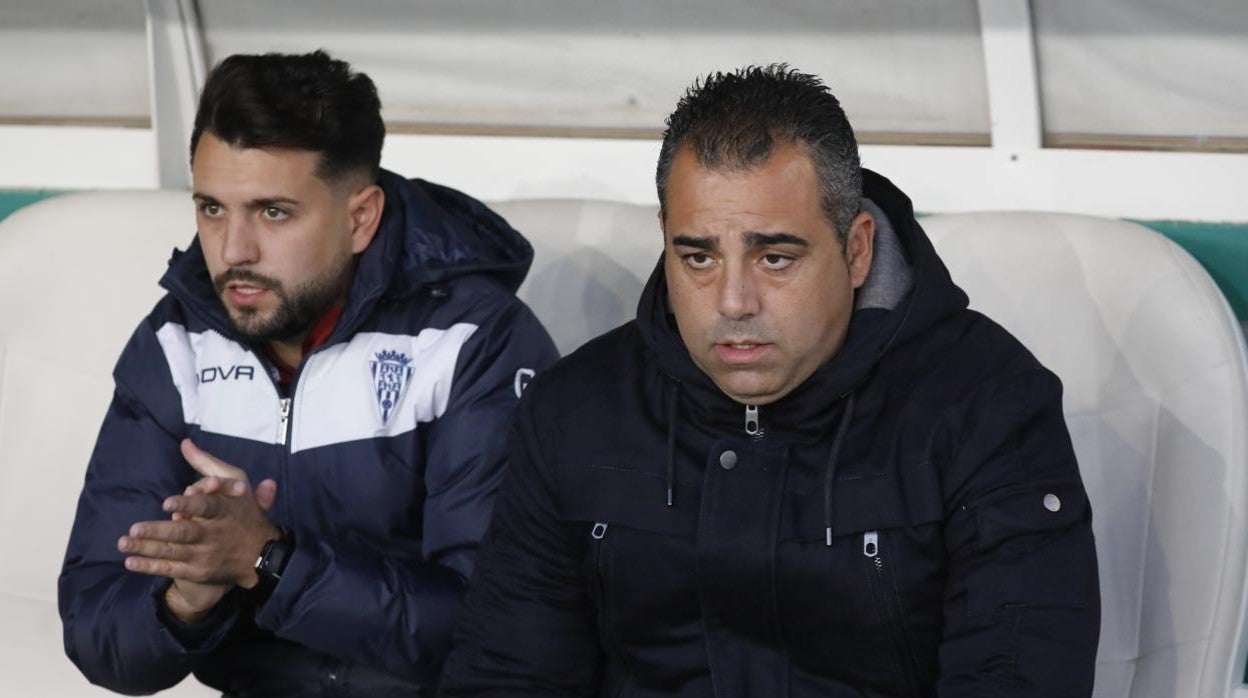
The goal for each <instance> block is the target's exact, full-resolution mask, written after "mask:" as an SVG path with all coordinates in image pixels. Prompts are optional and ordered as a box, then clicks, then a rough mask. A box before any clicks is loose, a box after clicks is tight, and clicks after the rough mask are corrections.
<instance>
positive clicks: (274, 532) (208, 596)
mask: <svg viewBox="0 0 1248 698" xmlns="http://www.w3.org/2000/svg"><path fill="white" fill-rule="evenodd" d="M182 455H183V457H185V458H186V461H187V462H188V463H190V465H191V467H192V468H194V469H195V470H196V471H197V472H198V473H199V474H200V475H203V478H202V479H201V480H199V481H198V482H196V483H194V484H192V485H190V486H189V487H187V488H186V490H185V491H184V492H183V493H182V494H180V495H174V496H171V497H169V498H167V499H166V500H165V501H164V502H163V504H162V508H163V509H164V511H166V512H167V513H169V514H170V515H171V518H170V520H167V521H140V522H138V523H135V524H134V525H132V526H131V527H130V530H129V532H128V533H127V535H124V536H122V537H121V538H120V539H119V540H118V541H117V549H118V550H120V551H121V552H123V553H125V554H126V555H127V557H126V559H125V566H126V569H128V570H130V571H132V572H139V573H142V574H150V575H157V576H162V577H169V578H172V579H173V580H174V582H175V587H176V588H175V587H171V590H170V593H168V594H167V595H166V601H167V602H170V603H169V605H170V608H171V609H173V610H174V611H175V613H176V612H177V611H178V610H179V609H178V608H176V607H175V603H174V602H175V599H172V598H170V595H171V594H172V593H173V592H178V595H179V596H182V597H185V598H179V599H176V601H177V602H179V603H178V604H177V605H183V606H189V607H193V608H186V610H187V613H185V614H183V613H178V614H177V615H179V616H180V617H182V616H185V615H198V614H199V612H202V611H203V610H205V609H204V608H203V607H204V606H207V607H211V606H212V605H213V604H215V603H216V601H217V600H218V599H220V597H221V596H222V595H224V593H225V592H226V591H228V590H229V588H230V587H231V586H240V587H243V588H245V589H249V588H251V587H253V586H255V584H256V582H257V581H258V579H257V577H256V572H255V561H256V558H257V557H258V556H259V554H260V551H261V550H262V549H263V548H264V544H265V542H267V541H269V540H272V539H274V538H278V537H280V535H281V533H280V531H279V530H278V529H277V527H275V526H274V525H273V524H272V523H271V522H270V521H269V519H268V516H266V514H265V512H266V511H267V510H268V509H269V508H270V507H271V506H272V505H273V501H274V499H275V498H276V494H277V483H275V482H274V481H273V480H264V481H263V482H261V483H260V484H259V485H258V486H257V487H256V489H255V491H254V492H253V491H252V489H251V484H250V483H249V482H248V479H247V474H246V473H245V472H243V470H241V469H240V468H237V467H235V466H233V465H230V464H229V463H226V462H225V461H222V460H220V459H219V458H216V457H214V456H212V455H211V454H209V453H207V452H206V451H203V450H201V449H199V448H198V447H197V446H195V444H193V443H192V442H191V440H190V439H184V440H183V441H182ZM188 583H189V584H188Z"/></svg>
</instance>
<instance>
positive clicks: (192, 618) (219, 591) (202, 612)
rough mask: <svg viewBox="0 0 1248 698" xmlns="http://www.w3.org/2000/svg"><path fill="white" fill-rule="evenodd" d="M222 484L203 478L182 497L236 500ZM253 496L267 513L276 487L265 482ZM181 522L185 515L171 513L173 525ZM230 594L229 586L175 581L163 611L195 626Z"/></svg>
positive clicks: (274, 495)
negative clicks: (174, 522)
mask: <svg viewBox="0 0 1248 698" xmlns="http://www.w3.org/2000/svg"><path fill="white" fill-rule="evenodd" d="M223 484H224V481H223V480H222V479H221V478H218V477H205V478H201V479H200V480H199V481H198V482H196V483H194V484H192V485H189V486H187V488H186V489H185V490H184V491H183V494H184V495H195V494H216V495H218V496H223V497H232V496H237V495H232V494H230V493H229V491H228V488H225V487H223ZM254 496H255V498H256V503H257V504H258V505H259V506H260V509H261V510H262V511H266V512H267V511H268V510H269V509H270V508H271V507H272V506H273V502H274V501H276V499H277V483H275V482H274V481H272V480H264V481H263V482H261V483H260V484H259V485H257V486H256V490H255V492H254ZM184 519H186V516H185V515H183V514H181V513H179V512H174V514H173V520H174V521H180V520H184ZM229 590H230V586H229V585H228V584H204V583H201V582H192V581H189V580H186V579H174V580H173V583H172V584H170V585H169V588H167V589H166V590H165V608H167V609H169V612H170V613H171V614H173V617H174V618H177V619H178V620H180V621H182V622H183V623H188V624H191V623H196V622H198V621H200V620H202V619H203V618H204V616H206V615H208V613H209V612H210V611H211V610H212V609H213V607H215V606H216V605H217V603H218V602H220V601H221V599H222V597H224V596H225V594H226V592H228V591H229Z"/></svg>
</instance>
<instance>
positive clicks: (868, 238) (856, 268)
mask: <svg viewBox="0 0 1248 698" xmlns="http://www.w3.org/2000/svg"><path fill="white" fill-rule="evenodd" d="M874 254H875V217H874V216H872V215H871V214H870V213H868V212H866V211H862V212H860V213H859V214H858V215H857V216H854V221H853V223H851V224H850V226H849V236H848V237H847V238H846V239H845V262H846V264H847V265H848V266H849V281H850V283H851V284H853V287H854V288H859V287H861V286H862V285H863V284H864V283H866V281H867V274H869V273H870V272H871V259H872V258H873V256H874Z"/></svg>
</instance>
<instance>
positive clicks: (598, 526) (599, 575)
mask: <svg viewBox="0 0 1248 698" xmlns="http://www.w3.org/2000/svg"><path fill="white" fill-rule="evenodd" d="M589 537H590V538H591V539H592V540H593V541H594V542H593V546H594V587H595V590H596V591H597V592H598V637H599V641H600V642H602V645H603V647H609V644H608V642H607V638H608V637H609V636H610V632H609V630H608V628H609V627H610V625H609V624H610V622H611V616H610V613H608V606H609V604H608V602H607V563H606V559H607V556H606V555H604V554H603V548H604V547H606V543H604V542H603V540H604V539H605V538H606V537H607V524H606V523H605V522H602V521H599V522H597V523H595V524H594V527H593V528H591V529H590V530H589Z"/></svg>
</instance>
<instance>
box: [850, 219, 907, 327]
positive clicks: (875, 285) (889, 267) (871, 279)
mask: <svg viewBox="0 0 1248 698" xmlns="http://www.w3.org/2000/svg"><path fill="white" fill-rule="evenodd" d="M862 209H863V210H864V211H867V212H868V213H870V214H871V215H872V217H874V218H875V245H874V247H875V250H874V255H873V257H872V259H871V270H870V271H869V272H868V273H867V280H866V282H865V283H863V285H862V286H861V287H860V288H859V289H858V293H857V296H856V297H855V298H854V309H855V310H862V309H866V308H880V309H883V310H892V309H893V308H896V307H897V304H898V303H900V302H901V300H902V299H903V298H905V297H906V294H907V293H909V292H910V289H911V287H913V286H914V269H913V267H911V266H910V262H909V261H907V260H906V253H905V251H904V250H903V249H902V247H901V240H900V239H899V238H898V237H897V232H896V231H895V230H893V224H892V223H891V222H890V221H889V220H888V214H886V213H884V209H882V208H880V207H879V206H877V205H876V204H875V202H874V201H872V200H870V199H867V198H863V200H862Z"/></svg>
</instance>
